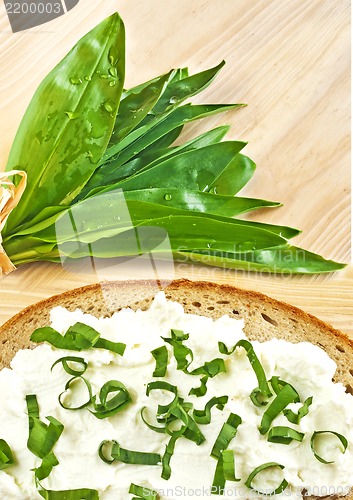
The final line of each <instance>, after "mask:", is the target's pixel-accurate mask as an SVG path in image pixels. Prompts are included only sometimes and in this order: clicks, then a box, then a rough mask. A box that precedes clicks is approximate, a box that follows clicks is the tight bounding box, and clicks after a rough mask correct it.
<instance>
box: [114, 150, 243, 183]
mask: <svg viewBox="0 0 353 500" xmlns="http://www.w3.org/2000/svg"><path fill="white" fill-rule="evenodd" d="M244 146H245V143H244V142H236V141H226V142H220V143H219V144H211V145H210V146H206V147H204V148H201V149H196V150H191V151H187V152H185V153H182V154H180V155H178V156H175V157H172V158H167V159H166V160H164V161H162V162H161V163H158V164H157V165H156V166H155V167H153V168H149V169H148V170H146V171H142V172H140V173H137V174H136V175H134V176H132V177H130V178H128V179H126V180H123V181H121V182H119V183H117V184H116V185H115V186H116V187H119V188H123V189H124V190H135V189H143V188H148V187H165V188H173V187H175V188H184V189H196V190H198V191H208V189H209V186H210V185H211V183H212V182H213V180H214V179H215V177H217V176H218V175H219V173H221V172H222V171H223V170H224V169H225V168H226V167H227V165H228V164H229V163H230V162H231V161H232V160H233V159H234V157H235V155H236V154H237V153H239V151H240V150H241V149H242V148H243V147H244Z"/></svg>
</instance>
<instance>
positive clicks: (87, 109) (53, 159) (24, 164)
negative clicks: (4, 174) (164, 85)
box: [6, 14, 125, 234]
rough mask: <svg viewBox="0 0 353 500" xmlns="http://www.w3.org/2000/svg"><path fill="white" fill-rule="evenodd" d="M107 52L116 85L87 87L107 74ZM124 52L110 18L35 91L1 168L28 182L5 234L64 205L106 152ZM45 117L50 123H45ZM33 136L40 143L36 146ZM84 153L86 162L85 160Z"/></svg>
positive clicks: (118, 26)
mask: <svg viewBox="0 0 353 500" xmlns="http://www.w3.org/2000/svg"><path fill="white" fill-rule="evenodd" d="M112 46H114V51H115V53H116V54H117V55H118V54H119V58H120V59H119V64H118V65H117V66H116V68H117V72H118V78H117V79H116V81H117V84H116V85H115V86H114V87H110V86H109V85H107V81H104V80H102V79H100V78H97V77H96V75H94V76H95V77H94V78H93V79H92V82H91V83H90V84H88V83H87V79H86V78H85V76H89V75H92V74H94V73H95V71H100V72H101V73H104V74H107V73H108V68H109V64H108V54H109V50H110V48H111V47H112ZM124 51H125V34H124V26H123V23H122V21H121V19H120V17H119V15H118V14H113V15H112V16H111V17H109V18H108V19H106V20H104V21H103V22H102V23H100V24H99V25H98V26H96V27H95V28H94V29H93V30H92V31H91V32H89V33H87V34H86V35H85V36H84V37H83V38H82V39H81V40H79V42H78V43H77V44H76V45H75V46H74V47H73V49H72V50H70V52H69V53H68V54H67V55H66V56H65V58H64V59H63V60H62V61H61V62H59V63H58V64H57V65H56V66H55V67H54V69H53V70H52V71H51V72H50V73H49V74H48V75H47V76H46V78H45V79H44V80H43V82H42V83H41V85H40V86H39V87H38V90H37V91H36V93H35V95H34V97H33V99H32V101H31V103H30V105H29V107H28V109H27V111H26V113H25V115H24V117H23V120H22V123H21V125H20V127H19V130H18V132H17V135H16V138H15V140H14V143H13V146H12V150H11V153H10V155H9V160H8V164H7V168H8V169H9V170H10V169H13V166H14V165H16V166H17V167H21V168H24V169H25V170H26V171H27V176H28V177H27V187H26V190H25V192H24V194H23V196H22V199H21V203H20V204H19V205H18V206H17V207H16V210H14V211H13V212H12V214H11V215H10V218H9V219H8V224H7V229H6V231H7V234H11V231H15V230H16V229H17V228H18V227H19V226H21V228H23V227H24V226H26V227H30V225H31V221H32V219H33V218H34V217H35V216H36V215H37V214H38V213H40V212H41V211H43V210H44V209H45V208H46V207H48V206H60V205H67V204H69V203H70V202H71V201H72V200H73V199H74V198H75V197H76V196H77V195H78V194H79V193H80V192H81V190H82V188H83V186H84V185H85V184H86V182H87V181H88V179H89V178H90V177H91V176H92V174H93V172H94V171H95V170H96V167H97V162H98V161H99V159H100V158H101V157H102V154H103V152H104V151H105V150H106V148H107V144H108V141H109V138H110V135H111V131H112V128H113V125H114V120H115V114H116V110H117V104H118V103H119V101H120V96H121V92H122V87H123V81H124V72H125V67H124ZM108 81H109V80H108ZM83 82H84V83H83ZM107 102H108V103H110V102H111V103H112V105H111V106H110V107H109V110H108V112H103V113H102V112H97V110H99V108H100V107H101V106H102V103H107ZM50 103H52V104H50ZM101 109H103V111H104V108H101ZM49 115H51V116H52V117H50V119H49V120H48V119H47V117H48V116H49ZM76 116H77V118H76V119H73V118H75V117H76ZM68 118H70V119H68ZM39 131H42V135H43V136H44V137H45V139H44V140H43V142H42V144H39V142H40V139H41V138H40V137H39V136H38V133H39ZM36 136H37V139H39V142H38V140H37V139H35V137H36ZM87 150H90V151H91V153H92V157H90V155H87V154H86V152H87ZM54 151H55V154H53V152H54ZM29 158H32V159H34V158H35V161H29V160H28V159H29Z"/></svg>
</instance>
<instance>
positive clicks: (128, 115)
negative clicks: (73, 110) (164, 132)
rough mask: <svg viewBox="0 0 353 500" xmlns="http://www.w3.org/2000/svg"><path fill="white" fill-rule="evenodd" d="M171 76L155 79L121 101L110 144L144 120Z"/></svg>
mask: <svg viewBox="0 0 353 500" xmlns="http://www.w3.org/2000/svg"><path fill="white" fill-rule="evenodd" d="M172 76H173V71H171V72H169V73H167V74H166V75H162V76H161V77H159V78H155V79H154V80H152V81H151V82H150V83H149V84H148V85H146V86H145V87H144V88H143V89H141V90H140V91H137V92H131V93H130V94H129V95H128V96H126V97H125V99H122V100H121V102H120V106H119V111H118V114H117V116H116V120H115V124H114V130H113V133H112V136H111V138H110V144H114V143H118V142H119V141H120V140H121V139H123V138H124V137H126V136H127V134H128V133H129V132H130V131H131V130H133V129H134V128H135V127H136V126H137V125H138V124H139V123H140V122H141V121H142V120H143V119H144V117H145V116H146V115H147V113H148V112H149V111H151V109H152V108H153V107H154V106H155V104H156V103H157V101H158V99H159V98H160V96H161V94H162V93H163V91H164V90H165V88H166V86H167V84H168V82H169V81H170V78H171V77H172Z"/></svg>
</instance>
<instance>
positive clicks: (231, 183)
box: [209, 154, 256, 196]
mask: <svg viewBox="0 0 353 500" xmlns="http://www.w3.org/2000/svg"><path fill="white" fill-rule="evenodd" d="M255 169H256V165H255V163H254V162H253V161H252V160H251V159H250V158H248V157H247V156H245V155H243V154H239V155H237V156H235V157H234V159H233V161H232V162H231V163H229V164H228V165H227V167H226V168H225V169H224V170H223V171H222V172H221V173H220V174H219V176H218V177H217V178H216V179H214V181H213V182H212V184H211V185H210V187H209V191H211V192H213V193H217V194H223V195H229V196H234V195H235V194H237V193H238V192H239V191H240V190H241V189H242V188H243V187H244V186H245V185H246V184H247V183H248V182H249V180H250V179H251V177H252V176H253V175H254V172H255Z"/></svg>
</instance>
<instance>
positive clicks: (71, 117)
mask: <svg viewBox="0 0 353 500" xmlns="http://www.w3.org/2000/svg"><path fill="white" fill-rule="evenodd" d="M65 115H67V116H68V118H69V119H70V120H74V119H75V118H77V117H78V116H79V115H78V113H74V112H73V111H65Z"/></svg>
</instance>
